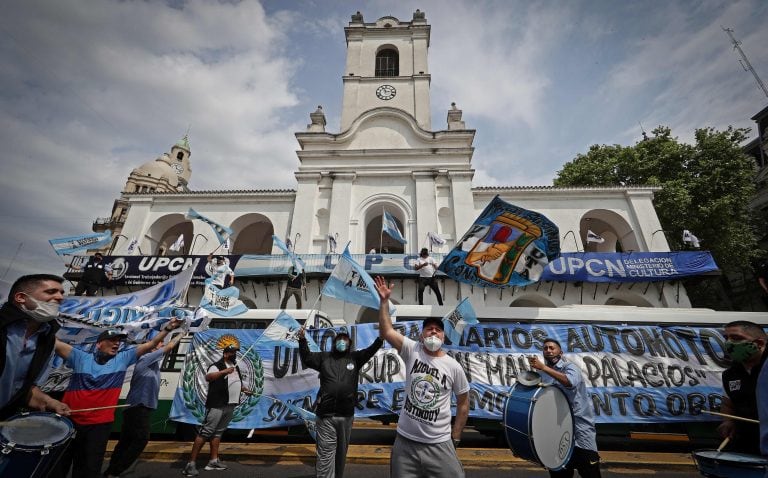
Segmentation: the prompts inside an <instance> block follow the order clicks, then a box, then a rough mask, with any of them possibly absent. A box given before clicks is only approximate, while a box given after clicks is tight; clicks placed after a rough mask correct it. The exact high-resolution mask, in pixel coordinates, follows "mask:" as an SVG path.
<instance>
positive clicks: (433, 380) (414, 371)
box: [375, 277, 469, 478]
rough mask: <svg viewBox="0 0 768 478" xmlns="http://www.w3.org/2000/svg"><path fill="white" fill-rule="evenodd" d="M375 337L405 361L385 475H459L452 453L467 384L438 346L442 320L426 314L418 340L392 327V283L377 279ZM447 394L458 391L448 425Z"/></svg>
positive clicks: (460, 426) (451, 477) (446, 477)
mask: <svg viewBox="0 0 768 478" xmlns="http://www.w3.org/2000/svg"><path fill="white" fill-rule="evenodd" d="M375 282H376V291H377V292H378V293H379V298H380V299H381V307H379V336H380V337H382V338H384V340H386V341H387V342H388V343H389V344H390V345H391V346H392V347H393V348H395V349H396V350H397V352H398V353H399V354H400V357H401V358H402V359H403V362H404V363H405V392H406V395H405V400H404V402H403V408H402V411H401V412H400V419H399V420H398V422H397V435H396V438H395V444H394V446H393V447H392V457H391V462H390V468H389V473H390V475H391V476H396V477H398V478H403V477H426V476H429V477H430V478H432V477H439V478H454V477H459V478H462V477H463V476H464V468H463V467H462V466H461V462H460V461H459V457H458V455H457V454H456V447H458V445H459V441H460V440H461V432H462V431H463V430H464V425H465V424H466V423H467V416H468V415H469V383H468V382H467V377H466V375H465V374H464V369H462V368H461V365H459V363H458V362H456V360H454V359H453V357H451V356H449V355H448V354H446V353H445V351H444V350H442V345H443V341H444V339H445V333H444V331H443V321H442V320H441V319H438V318H436V317H427V318H426V319H424V323H423V325H422V328H421V341H420V342H416V341H414V340H411V339H410V338H408V337H405V336H403V335H402V334H401V333H400V332H398V331H396V330H395V328H394V327H393V326H392V320H391V318H390V315H389V307H388V303H389V298H390V296H391V295H392V288H393V284H389V285H387V282H386V281H385V280H384V278H383V277H376V279H375ZM451 394H453V395H456V419H455V420H454V422H453V426H451Z"/></svg>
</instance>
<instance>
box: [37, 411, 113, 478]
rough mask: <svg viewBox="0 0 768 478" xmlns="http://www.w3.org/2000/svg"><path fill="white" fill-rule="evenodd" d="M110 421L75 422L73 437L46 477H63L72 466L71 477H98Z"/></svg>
mask: <svg viewBox="0 0 768 478" xmlns="http://www.w3.org/2000/svg"><path fill="white" fill-rule="evenodd" d="M111 430H112V422H110V423H99V424H98V425H77V424H75V439H74V440H72V443H70V445H69V447H68V448H67V451H65V452H64V454H63V455H62V456H61V460H59V463H58V464H57V465H56V468H55V469H53V470H52V471H51V473H50V474H49V475H48V478H65V477H66V476H67V473H68V472H69V468H70V466H71V467H72V478H100V477H101V476H102V475H101V464H102V462H103V461H104V452H105V451H106V450H107V441H109V432H110V431H111Z"/></svg>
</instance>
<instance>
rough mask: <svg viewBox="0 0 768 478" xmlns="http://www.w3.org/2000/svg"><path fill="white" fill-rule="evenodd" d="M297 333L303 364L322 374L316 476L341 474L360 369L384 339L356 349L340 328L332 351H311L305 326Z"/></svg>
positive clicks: (328, 477)
mask: <svg viewBox="0 0 768 478" xmlns="http://www.w3.org/2000/svg"><path fill="white" fill-rule="evenodd" d="M298 337H299V358H301V364H302V365H303V366H304V367H309V368H311V369H313V370H317V371H318V372H319V375H320V390H319V391H318V392H317V401H316V402H315V403H316V410H315V414H316V415H317V421H316V432H315V433H316V442H317V462H316V464H315V470H316V476H317V477H318V478H342V477H343V476H344V465H345V463H346V458H347V448H348V447H349V438H350V436H351V434H352V421H353V420H354V418H355V402H356V401H357V384H358V383H359V382H360V369H361V368H362V367H363V365H365V364H366V362H368V360H370V359H371V357H373V355H374V354H375V353H376V351H377V350H379V348H381V346H382V345H384V341H383V340H382V339H381V337H376V340H374V341H373V343H372V344H371V345H369V346H368V347H367V348H365V349H363V350H355V351H353V350H352V341H351V340H350V338H349V334H347V333H346V332H339V333H338V334H336V337H335V338H334V340H333V346H332V347H333V348H332V350H331V351H330V352H310V351H309V345H308V343H307V338H306V336H305V333H304V327H302V328H301V329H300V330H299V333H298Z"/></svg>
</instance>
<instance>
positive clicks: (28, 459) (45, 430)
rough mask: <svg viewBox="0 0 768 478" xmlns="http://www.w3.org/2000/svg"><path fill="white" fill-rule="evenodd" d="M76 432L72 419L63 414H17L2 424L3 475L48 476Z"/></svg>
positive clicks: (0, 469)
mask: <svg viewBox="0 0 768 478" xmlns="http://www.w3.org/2000/svg"><path fill="white" fill-rule="evenodd" d="M74 436H75V428H74V427H73V426H72V422H71V421H69V419H68V418H65V417H62V416H61V415H56V414H55V413H46V412H28V413H22V414H19V415H14V416H13V417H11V418H10V419H8V421H6V422H5V423H4V425H3V426H2V427H0V477H3V478H5V477H8V478H11V477H25V478H27V477H28V478H42V477H45V476H48V472H49V471H50V470H51V469H52V468H53V467H54V465H56V463H58V461H59V458H61V455H62V454H63V453H64V451H65V450H66V449H67V446H68V445H69V442H70V440H71V439H72V438H73V437H74Z"/></svg>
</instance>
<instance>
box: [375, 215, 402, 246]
mask: <svg viewBox="0 0 768 478" xmlns="http://www.w3.org/2000/svg"><path fill="white" fill-rule="evenodd" d="M381 230H382V231H383V232H385V233H387V234H388V235H389V237H391V238H392V239H394V240H396V241H397V242H399V243H400V244H405V242H406V241H405V238H404V237H403V235H402V234H401V233H400V229H398V228H397V222H395V218H394V217H393V216H392V214H390V213H388V212H387V211H384V216H383V217H382V218H381Z"/></svg>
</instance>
